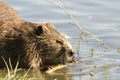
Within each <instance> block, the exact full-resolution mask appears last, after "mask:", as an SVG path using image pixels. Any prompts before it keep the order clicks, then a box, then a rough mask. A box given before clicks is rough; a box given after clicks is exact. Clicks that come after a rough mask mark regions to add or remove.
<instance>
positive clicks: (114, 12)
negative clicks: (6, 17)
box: [4, 0, 120, 80]
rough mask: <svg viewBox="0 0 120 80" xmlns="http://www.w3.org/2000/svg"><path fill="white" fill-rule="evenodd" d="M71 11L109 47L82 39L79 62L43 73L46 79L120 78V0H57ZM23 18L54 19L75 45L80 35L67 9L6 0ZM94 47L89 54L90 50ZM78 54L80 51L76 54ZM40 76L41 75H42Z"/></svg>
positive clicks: (39, 1)
mask: <svg viewBox="0 0 120 80" xmlns="http://www.w3.org/2000/svg"><path fill="white" fill-rule="evenodd" d="M55 1H56V2H57V3H58V4H60V5H63V6H64V7H65V8H66V9H68V10H70V12H71V14H72V15H73V16H74V17H75V19H76V20H77V21H78V22H79V23H80V24H82V25H83V26H84V28H85V29H87V30H88V31H90V32H91V33H93V34H95V35H97V36H98V37H99V38H100V39H101V40H102V41H103V42H104V43H105V44H107V45H108V46H109V48H108V49H105V48H104V47H103V46H102V45H100V44H99V43H98V42H97V41H96V40H93V39H92V37H88V38H87V39H86V40H82V41H80V52H79V57H77V58H78V59H79V61H78V63H77V64H75V65H71V66H69V67H67V68H63V69H61V70H58V71H56V72H55V73H52V74H49V75H46V74H44V75H42V78H43V80H118V79H120V53H119V52H118V51H117V49H118V48H120V15H119V13H120V6H119V4H120V0H94V1H93V0H55ZM4 2H6V3H7V4H9V5H10V6H12V7H13V8H14V9H15V10H16V11H17V12H18V13H19V14H20V16H21V17H23V18H24V19H25V20H27V21H32V22H51V23H53V24H54V25H55V26H56V28H57V30H58V31H60V32H61V33H64V34H66V35H68V36H69V38H68V39H69V41H70V42H71V44H72V45H73V47H74V48H76V44H78V41H77V39H76V38H78V37H79V36H80V34H81V31H80V29H79V28H78V26H76V25H74V24H73V21H72V20H71V18H70V17H69V16H68V15H67V14H66V13H65V11H64V10H63V9H61V8H59V7H58V6H56V5H54V4H53V3H50V2H49V1H47V0H4ZM91 48H93V49H94V55H93V57H90V54H89V53H90V49H91ZM76 56H78V54H77V53H76ZM92 74H93V75H92ZM40 76H41V75H40Z"/></svg>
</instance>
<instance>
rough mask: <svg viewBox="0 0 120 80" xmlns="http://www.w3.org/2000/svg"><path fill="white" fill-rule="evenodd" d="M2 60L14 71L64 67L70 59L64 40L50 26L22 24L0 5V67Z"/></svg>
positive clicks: (8, 8) (6, 6) (5, 6)
mask: <svg viewBox="0 0 120 80" xmlns="http://www.w3.org/2000/svg"><path fill="white" fill-rule="evenodd" d="M1 57H3V58H4V59H5V61H6V62H7V63H8V64H9V60H10V61H11V63H12V66H13V67H15V66H16V63H17V61H19V67H21V68H29V67H31V66H32V67H33V68H39V67H41V66H43V67H44V66H49V65H56V64H61V63H63V64H66V63H67V62H70V61H71V60H72V59H73V50H72V48H71V46H70V44H69V42H68V41H67V39H66V38H65V37H64V36H63V35H61V34H60V33H59V32H58V31H57V30H56V29H55V27H54V25H52V24H51V23H41V24H40V23H39V24H38V23H32V22H27V21H25V20H23V19H22V18H21V17H19V15H18V14H17V13H16V11H14V10H13V9H12V8H11V7H9V6H8V5H6V4H5V3H3V2H2V1H0V67H1V68H3V67H5V64H4V61H3V59H2V58H1Z"/></svg>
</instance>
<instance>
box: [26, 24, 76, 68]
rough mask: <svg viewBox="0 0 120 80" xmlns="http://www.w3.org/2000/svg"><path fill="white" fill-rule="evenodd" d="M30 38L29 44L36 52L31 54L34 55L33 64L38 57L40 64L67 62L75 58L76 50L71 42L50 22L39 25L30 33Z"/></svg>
mask: <svg viewBox="0 0 120 80" xmlns="http://www.w3.org/2000/svg"><path fill="white" fill-rule="evenodd" d="M28 39H29V41H30V43H29V44H28V46H30V47H32V48H31V49H32V51H33V52H36V53H35V54H34V53H32V56H30V57H33V56H34V58H33V63H31V65H32V64H34V61H36V59H38V60H37V62H36V63H38V64H39V65H40V66H47V65H56V64H60V63H64V64H65V63H67V62H71V61H72V60H73V54H74V52H73V49H72V46H71V44H70V43H69V42H68V40H67V39H66V38H65V36H64V35H62V34H60V33H59V32H58V31H56V29H55V27H54V26H53V25H52V24H50V23H46V24H41V25H39V26H38V25H37V27H35V28H34V29H33V31H32V33H29V35H28ZM29 41H28V42H29ZM28 54H29V53H28ZM30 54H31V53H30ZM34 59H35V60H34Z"/></svg>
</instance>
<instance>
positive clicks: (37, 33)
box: [35, 26, 43, 36]
mask: <svg viewBox="0 0 120 80" xmlns="http://www.w3.org/2000/svg"><path fill="white" fill-rule="evenodd" d="M42 33H43V27H42V26H38V27H37V29H36V30H35V34H36V35H38V36H40V35H41V34H42Z"/></svg>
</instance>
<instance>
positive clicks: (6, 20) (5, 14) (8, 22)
mask: <svg viewBox="0 0 120 80" xmlns="http://www.w3.org/2000/svg"><path fill="white" fill-rule="evenodd" d="M22 22H23V20H22V18H21V17H19V15H18V14H17V13H16V11H15V10H13V9H12V8H11V7H9V6H8V5H7V4H5V3H3V2H2V1H0V27H4V28H5V27H8V26H9V27H10V26H11V27H12V26H18V25H20V24H21V23H22Z"/></svg>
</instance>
